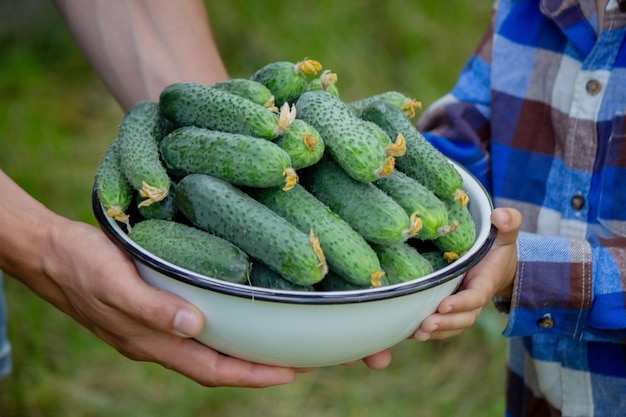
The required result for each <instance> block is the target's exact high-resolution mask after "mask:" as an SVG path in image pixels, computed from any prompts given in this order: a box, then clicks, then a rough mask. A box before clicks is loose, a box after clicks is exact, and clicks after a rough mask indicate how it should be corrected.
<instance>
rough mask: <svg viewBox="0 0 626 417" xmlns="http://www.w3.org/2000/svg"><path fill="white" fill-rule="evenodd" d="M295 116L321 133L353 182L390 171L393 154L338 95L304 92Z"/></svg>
mask: <svg viewBox="0 0 626 417" xmlns="http://www.w3.org/2000/svg"><path fill="white" fill-rule="evenodd" d="M296 109H297V117H298V118H299V119H302V120H304V121H305V122H307V123H308V124H310V125H311V126H313V127H314V128H315V129H317V131H318V132H319V133H320V135H322V138H323V139H324V144H325V145H326V149H327V150H328V153H329V154H330V155H331V156H332V158H333V159H334V160H335V161H336V162H337V163H338V164H339V165H340V166H341V167H342V168H343V169H344V170H345V171H346V172H347V173H348V175H350V176H351V177H352V178H354V179H355V180H357V181H361V182H371V181H374V180H376V179H377V178H380V177H382V176H385V175H388V174H389V173H390V172H392V171H393V166H394V165H393V160H394V158H393V157H388V156H387V155H386V154H385V149H384V148H383V146H382V145H381V144H380V142H379V139H378V138H376V137H375V136H374V135H373V134H372V132H371V131H370V130H369V129H367V128H366V127H365V126H364V125H363V123H362V121H361V120H360V119H359V118H357V117H355V116H354V115H353V114H352V112H351V111H350V110H349V109H348V107H347V106H346V104H345V103H344V102H343V101H341V100H340V99H339V98H337V97H335V96H333V95H332V94H329V93H327V92H325V91H322V90H317V91H307V92H305V93H302V94H301V95H300V98H298V101H297V102H296Z"/></svg>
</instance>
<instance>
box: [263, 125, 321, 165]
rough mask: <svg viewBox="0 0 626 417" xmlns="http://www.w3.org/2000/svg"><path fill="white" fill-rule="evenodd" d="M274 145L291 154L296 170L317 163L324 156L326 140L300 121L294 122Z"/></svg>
mask: <svg viewBox="0 0 626 417" xmlns="http://www.w3.org/2000/svg"><path fill="white" fill-rule="evenodd" d="M274 143H276V144H277V145H278V146H280V147H281V148H282V149H283V150H284V151H285V152H287V153H288V154H289V157H290V158H291V166H292V167H293V169H296V170H298V169H301V168H305V167H308V166H311V165H313V164H315V163H317V162H318V161H319V160H320V158H321V157H322V156H323V155H324V149H325V146H324V140H323V139H322V137H321V136H320V134H319V132H318V131H317V130H315V128H314V127H313V126H311V125H309V124H308V123H307V122H305V121H304V120H300V119H296V120H294V121H293V122H292V123H291V125H290V126H289V129H287V130H286V131H285V132H283V133H282V134H281V135H280V136H279V137H278V138H277V139H276V140H275V141H274Z"/></svg>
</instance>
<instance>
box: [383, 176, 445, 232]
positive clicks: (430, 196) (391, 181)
mask: <svg viewBox="0 0 626 417" xmlns="http://www.w3.org/2000/svg"><path fill="white" fill-rule="evenodd" d="M374 184H375V185H376V186H377V187H378V188H380V189H381V190H383V191H384V192H385V193H386V194H387V195H389V196H390V197H391V198H393V199H394V200H395V202H396V203H398V204H399V205H400V206H402V207H403V208H404V210H405V211H406V212H407V213H408V214H412V213H417V215H418V217H419V218H420V221H421V223H422V228H421V229H420V230H419V232H417V233H416V234H415V236H414V237H415V238H417V239H422V240H429V239H435V238H437V237H439V236H443V235H445V234H447V233H449V232H450V231H451V227H450V225H449V224H448V209H447V208H446V205H445V204H444V203H443V201H441V199H439V197H437V196H436V195H435V193H433V192H432V191H430V190H429V189H428V188H426V187H425V186H424V185H422V184H421V183H420V182H419V181H417V180H415V179H414V178H412V177H409V176H408V175H406V174H404V173H403V172H400V171H397V170H396V171H394V172H392V173H391V174H390V175H389V176H387V177H385V178H380V179H378V180H376V182H374Z"/></svg>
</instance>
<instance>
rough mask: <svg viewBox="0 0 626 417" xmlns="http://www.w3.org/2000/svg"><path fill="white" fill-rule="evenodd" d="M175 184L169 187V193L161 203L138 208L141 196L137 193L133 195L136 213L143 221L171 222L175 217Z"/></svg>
mask: <svg viewBox="0 0 626 417" xmlns="http://www.w3.org/2000/svg"><path fill="white" fill-rule="evenodd" d="M175 195H176V184H175V183H174V182H172V183H171V185H170V191H169V193H167V197H165V198H164V199H163V200H161V201H157V202H156V203H152V204H150V205H149V206H140V205H139V203H140V202H141V201H140V199H141V196H140V195H139V193H135V201H136V203H137V211H139V214H140V215H141V217H143V218H144V219H159V220H173V219H174V217H175V216H176V212H177V210H176V202H175Z"/></svg>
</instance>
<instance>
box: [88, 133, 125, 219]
mask: <svg viewBox="0 0 626 417" xmlns="http://www.w3.org/2000/svg"><path fill="white" fill-rule="evenodd" d="M95 188H96V194H97V195H98V199H99V200H100V204H101V205H102V207H103V209H104V213H105V214H106V215H107V216H109V217H112V218H114V219H115V220H117V221H119V222H122V223H125V224H126V226H127V227H128V226H129V221H130V218H129V216H128V214H127V213H126V210H127V209H128V207H129V206H130V204H131V202H132V200H133V187H131V185H130V183H129V182H128V179H127V178H126V175H125V174H124V171H123V170H122V166H121V161H120V155H119V141H118V140H117V139H115V140H114V141H113V142H111V144H110V145H109V146H108V147H107V149H106V150H105V152H104V155H103V157H102V160H101V161H100V164H99V165H98V168H97V170H96V175H95Z"/></svg>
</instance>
